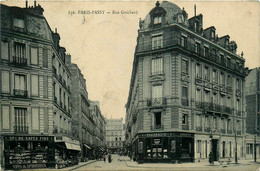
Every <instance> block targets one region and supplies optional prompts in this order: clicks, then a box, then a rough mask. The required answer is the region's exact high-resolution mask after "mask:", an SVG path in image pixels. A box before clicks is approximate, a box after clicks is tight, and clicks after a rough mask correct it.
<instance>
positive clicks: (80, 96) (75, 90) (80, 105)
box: [66, 54, 93, 161]
mask: <svg viewBox="0 0 260 171" xmlns="http://www.w3.org/2000/svg"><path fill="white" fill-rule="evenodd" d="M66 65H67V67H68V68H69V71H70V73H71V75H73V77H71V102H70V106H71V116H72V122H71V124H72V125H71V127H72V130H71V131H72V135H73V137H75V138H76V139H79V141H80V146H81V154H80V158H81V160H82V161H84V160H85V159H86V158H90V157H91V154H92V153H93V152H92V148H91V143H90V135H91V134H93V132H92V131H91V128H90V126H91V124H90V123H91V116H90V115H91V113H90V109H89V107H90V101H89V99H88V91H87V85H86V80H85V78H84V75H83V74H82V73H81V70H80V68H79V67H78V65H77V64H74V63H71V55H70V54H67V55H66Z"/></svg>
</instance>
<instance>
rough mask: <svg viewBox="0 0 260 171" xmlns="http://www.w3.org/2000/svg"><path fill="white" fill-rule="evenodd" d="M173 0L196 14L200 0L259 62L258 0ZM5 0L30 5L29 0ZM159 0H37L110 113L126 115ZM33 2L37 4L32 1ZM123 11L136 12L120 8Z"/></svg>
mask: <svg viewBox="0 0 260 171" xmlns="http://www.w3.org/2000/svg"><path fill="white" fill-rule="evenodd" d="M171 2H173V3H175V4H176V5H178V6H179V7H180V8H182V7H184V8H185V10H186V12H187V13H188V17H189V18H190V17H193V16H194V4H196V13H197V15H198V14H200V13H201V14H203V28H204V29H205V28H207V27H210V26H215V28H216V34H218V36H219V37H221V36H224V35H227V34H228V35H229V36H230V40H235V41H236V43H237V45H238V49H237V53H238V54H241V52H242V51H243V53H244V58H245V60H246V67H249V68H255V67H260V53H259V52H260V47H259V43H260V35H259V33H260V30H259V29H260V25H259V24H260V3H259V2H253V1H251V2H246V1H243V2H242V1H240V2H238V1H230V2H226V1H222V2H216V1H215V2H206V1H199V2H198V1H197V2H195V1H171ZM1 3H3V4H5V5H9V6H19V7H25V1H2V2H1ZM155 3H156V2H155V1H142V2H137V1H132V2H130V1H124V2H123V1H121V2H119V1H112V2H108V1H101V2H95V1H73V0H72V1H71V0H70V1H66V0H65V1H64V0H63V1H45V2H43V1H37V4H40V5H41V6H42V7H43V8H44V16H45V18H46V19H47V22H48V23H49V25H50V27H51V29H52V30H55V28H57V30H58V33H59V34H60V37H61V40H60V45H61V46H64V47H65V48H66V50H67V53H69V54H71V58H72V62H73V63H76V64H77V65H78V66H79V68H80V69H81V72H82V73H83V74H84V77H85V79H86V84H87V91H88V95H89V99H90V100H93V101H100V107H101V112H102V114H103V115H104V116H105V117H106V118H108V119H110V118H121V117H122V118H124V117H125V113H126V112H125V111H126V110H125V104H126V102H127V97H128V92H129V85H130V79H131V72H132V64H133V57H134V51H135V46H136V39H137V35H138V29H139V18H141V19H144V18H145V16H146V15H147V14H148V13H149V12H150V10H152V8H154V7H155ZM28 5H29V6H32V5H33V1H29V2H28ZM79 11H80V13H79ZM82 11H83V12H84V13H85V14H82ZM113 11H114V12H115V13H114V14H113ZM121 11H132V12H134V13H135V14H121ZM92 12H93V13H92ZM103 12H104V14H103ZM108 12H110V14H108ZM117 12H118V13H119V14H117Z"/></svg>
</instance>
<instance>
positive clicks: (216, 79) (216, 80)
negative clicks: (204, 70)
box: [212, 70, 218, 83]
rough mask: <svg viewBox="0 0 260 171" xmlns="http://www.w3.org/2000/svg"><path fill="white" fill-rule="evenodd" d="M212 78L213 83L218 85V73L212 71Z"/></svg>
mask: <svg viewBox="0 0 260 171" xmlns="http://www.w3.org/2000/svg"><path fill="white" fill-rule="evenodd" d="M212 78H213V83H218V72H217V71H216V70H213V74H212Z"/></svg>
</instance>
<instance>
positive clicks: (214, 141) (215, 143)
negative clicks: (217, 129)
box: [212, 139, 218, 161]
mask: <svg viewBox="0 0 260 171" xmlns="http://www.w3.org/2000/svg"><path fill="white" fill-rule="evenodd" d="M212 153H213V159H214V161H218V140H217V139H212Z"/></svg>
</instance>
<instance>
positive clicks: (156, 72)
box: [152, 71, 163, 75]
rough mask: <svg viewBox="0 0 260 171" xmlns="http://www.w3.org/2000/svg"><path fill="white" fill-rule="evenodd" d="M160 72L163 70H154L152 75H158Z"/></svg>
mask: <svg viewBox="0 0 260 171" xmlns="http://www.w3.org/2000/svg"><path fill="white" fill-rule="evenodd" d="M160 74H163V71H155V72H152V75H160Z"/></svg>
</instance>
